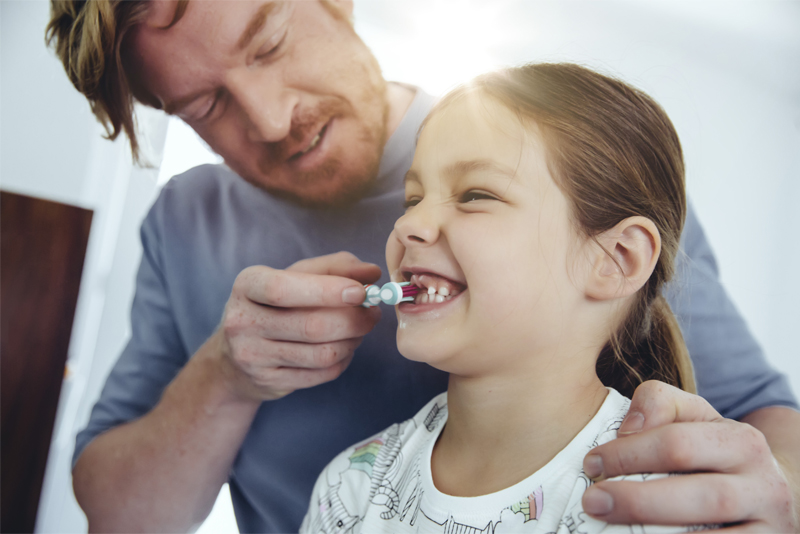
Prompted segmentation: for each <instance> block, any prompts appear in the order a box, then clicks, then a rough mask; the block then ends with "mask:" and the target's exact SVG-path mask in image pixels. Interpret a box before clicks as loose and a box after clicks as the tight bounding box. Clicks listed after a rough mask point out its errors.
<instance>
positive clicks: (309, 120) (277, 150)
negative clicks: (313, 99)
mask: <svg viewBox="0 0 800 534" xmlns="http://www.w3.org/2000/svg"><path fill="white" fill-rule="evenodd" d="M348 109H349V106H348V105H347V103H346V102H345V101H343V100H341V99H338V98H327V99H325V100H323V101H321V102H320V103H319V104H317V105H316V106H314V107H313V108H310V109H309V108H303V109H298V110H296V111H295V113H294V114H293V115H292V126H291V129H290V130H289V135H287V136H286V138H285V139H282V140H280V141H276V142H273V143H265V144H264V154H263V156H262V159H261V162H260V165H259V166H260V167H261V168H262V170H265V169H266V168H268V167H269V166H271V165H275V164H276V163H279V162H283V161H286V160H288V159H289V158H290V157H292V156H293V155H295V154H297V153H298V152H300V151H302V150H304V149H305V146H301V145H300V143H302V142H303V141H304V140H307V141H310V140H311V138H312V137H313V136H314V135H316V134H317V133H318V132H319V131H320V130H321V129H322V127H323V126H324V125H325V124H327V123H328V121H330V120H331V119H332V118H333V117H336V116H340V115H344V114H345V113H346V112H347V111H348Z"/></svg>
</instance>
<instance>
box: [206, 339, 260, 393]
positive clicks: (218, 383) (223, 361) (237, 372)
mask: <svg viewBox="0 0 800 534" xmlns="http://www.w3.org/2000/svg"><path fill="white" fill-rule="evenodd" d="M229 350H230V349H229V347H228V344H227V342H226V340H225V336H224V335H223V334H222V332H221V331H220V330H217V331H215V332H214V333H213V334H212V335H211V337H210V338H208V340H207V341H206V342H205V343H204V344H203V346H202V347H200V349H199V350H198V351H197V354H195V356H194V358H193V359H195V360H197V364H198V365H199V366H200V367H201V368H202V369H201V373H202V376H203V380H202V381H203V382H204V383H206V384H208V387H209V389H210V390H211V392H214V393H215V394H214V395H213V396H214V397H215V398H216V399H217V400H218V401H219V402H220V404H222V405H227V404H231V405H240V404H241V405H247V406H251V407H252V406H255V407H257V406H258V405H260V404H261V402H262V400H263V399H262V398H261V396H260V395H259V394H258V391H257V390H256V388H255V386H254V385H253V384H252V382H251V381H250V380H249V378H248V377H247V375H246V374H245V373H244V372H243V371H242V370H241V369H239V368H238V367H236V365H234V363H233V361H232V360H231V358H230V354H229Z"/></svg>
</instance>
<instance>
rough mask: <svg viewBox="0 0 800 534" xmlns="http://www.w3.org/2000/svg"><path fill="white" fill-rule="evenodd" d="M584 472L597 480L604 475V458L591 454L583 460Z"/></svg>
mask: <svg viewBox="0 0 800 534" xmlns="http://www.w3.org/2000/svg"><path fill="white" fill-rule="evenodd" d="M583 472H584V473H586V476H587V477H589V478H592V479H595V478H597V477H599V476H600V475H602V474H603V458H602V457H601V456H598V455H596V454H589V455H587V456H586V458H584V459H583Z"/></svg>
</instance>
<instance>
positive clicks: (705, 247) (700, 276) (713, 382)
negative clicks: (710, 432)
mask: <svg viewBox="0 0 800 534" xmlns="http://www.w3.org/2000/svg"><path fill="white" fill-rule="evenodd" d="M666 296H667V300H668V301H669V303H670V306H671V307H672V310H673V311H674V312H675V315H676V316H677V318H678V322H679V324H680V326H681V330H682V331H683V335H684V338H685V339H686V345H687V346H688V348H689V354H690V355H691V358H692V362H693V363H694V368H695V376H696V379H697V391H698V393H699V394H700V395H701V396H703V397H704V398H705V399H706V400H708V401H709V402H710V403H711V405H712V406H714V408H715V409H716V410H717V411H718V412H720V414H722V415H723V416H724V417H728V418H731V419H738V418H740V417H742V416H744V415H747V414H748V413H750V412H752V411H754V410H757V409H759V408H764V407H767V406H788V407H792V408H795V409H797V407H798V404H797V399H796V398H795V396H794V394H793V393H792V390H791V388H790V386H789V382H788V379H787V377H786V376H785V375H784V374H782V373H780V372H778V371H777V370H776V369H774V368H773V367H771V366H770V365H769V363H768V362H767V360H766V358H765V357H764V353H763V351H762V349H761V347H760V346H759V344H758V342H757V341H756V340H755V338H754V337H753V335H752V333H751V332H750V330H749V329H748V327H747V324H746V323H745V321H744V319H743V318H742V316H741V315H740V314H739V311H738V310H737V309H736V307H735V306H734V304H733V302H731V299H730V297H729V296H728V294H727V292H726V291H725V288H724V287H723V286H722V284H721V283H720V280H719V270H718V267H717V262H716V259H715V258H714V253H713V252H712V250H711V247H710V245H709V243H708V240H707V239H706V236H705V233H704V231H703V228H702V227H701V226H700V221H699V220H698V219H697V215H696V213H695V211H694V208H693V206H692V205H691V203H690V204H689V210H688V214H687V217H686V224H685V227H684V231H683V236H682V239H681V251H680V252H679V258H678V261H677V271H676V277H675V280H674V281H673V282H672V283H671V284H670V286H669V287H668V288H667V292H666Z"/></svg>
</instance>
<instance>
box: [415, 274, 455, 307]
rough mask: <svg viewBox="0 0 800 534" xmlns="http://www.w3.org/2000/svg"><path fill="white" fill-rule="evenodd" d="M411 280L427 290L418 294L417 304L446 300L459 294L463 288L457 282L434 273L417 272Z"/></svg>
mask: <svg viewBox="0 0 800 534" xmlns="http://www.w3.org/2000/svg"><path fill="white" fill-rule="evenodd" d="M410 282H411V283H412V284H413V285H415V286H417V287H421V288H423V289H425V288H427V290H426V291H422V292H420V293H418V294H417V297H416V298H415V302H416V303H417V304H420V303H427V302H444V301H445V300H450V299H451V298H452V297H455V296H456V295H458V294H459V293H460V292H461V291H462V288H461V287H459V286H458V285H457V283H455V282H453V281H451V280H448V279H447V278H443V277H441V276H437V275H433V274H415V275H412V276H411V280H410Z"/></svg>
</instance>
